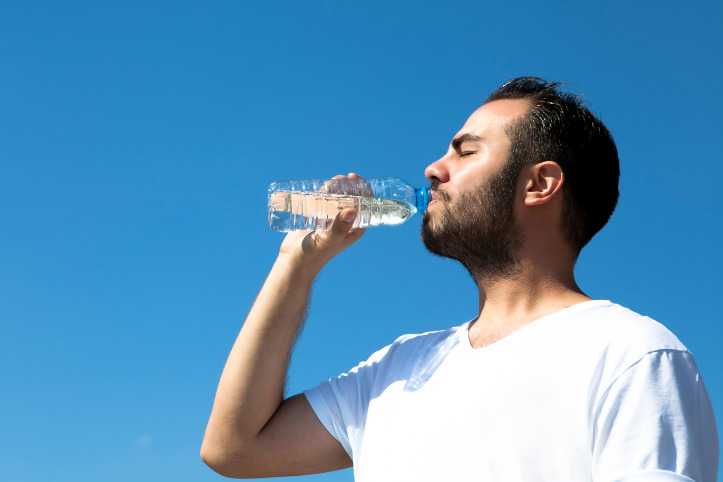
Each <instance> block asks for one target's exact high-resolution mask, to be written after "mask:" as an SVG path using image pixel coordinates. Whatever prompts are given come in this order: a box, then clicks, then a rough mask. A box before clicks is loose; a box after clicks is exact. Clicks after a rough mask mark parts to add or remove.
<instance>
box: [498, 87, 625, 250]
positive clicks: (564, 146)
mask: <svg viewBox="0 0 723 482" xmlns="http://www.w3.org/2000/svg"><path fill="white" fill-rule="evenodd" d="M561 85H563V84H562V83H560V82H547V81H545V80H543V79H540V78H538V77H518V78H516V79H512V80H509V81H507V82H505V84H503V85H502V86H501V87H500V88H498V89H497V90H495V91H494V92H493V93H492V94H490V95H489V97H487V99H486V100H485V103H488V102H492V101H495V100H500V99H527V100H529V101H530V102H531V107H530V110H529V111H528V112H527V114H525V115H524V116H523V117H522V118H521V119H519V120H517V121H515V122H513V123H511V124H510V125H509V126H508V128H507V135H508V136H509V138H510V141H511V146H510V154H509V159H508V162H511V163H513V164H516V165H517V169H518V172H519V169H521V168H522V166H523V165H524V164H534V163H538V162H543V161H553V162H556V163H557V164H558V165H559V166H560V168H561V169H562V172H563V175H564V176H565V181H564V183H563V187H562V192H563V200H564V202H563V208H562V215H561V219H560V222H561V228H562V230H563V233H565V236H566V237H567V239H568V241H569V243H570V246H571V248H572V249H573V252H574V253H575V255H578V254H579V253H580V250H582V248H583V247H584V246H585V245H586V244H587V243H588V242H589V241H590V240H591V239H592V237H593V236H595V234H597V232H598V231H600V230H601V229H602V228H603V226H605V224H606V223H607V222H608V220H609V219H610V216H611V215H612V213H613V211H614V210H615V206H616V205H617V202H618V197H619V191H618V182H619V179H620V161H619V159H618V151H617V148H616V147H615V141H614V140H613V138H612V135H611V134H610V131H608V129H607V127H605V124H603V123H602V121H601V120H600V119H598V118H597V117H596V116H595V114H593V113H592V112H590V110H589V109H588V108H587V107H586V106H585V105H584V102H583V100H582V99H581V98H580V96H578V95H577V94H572V93H567V92H563V91H561V90H560V86H561Z"/></svg>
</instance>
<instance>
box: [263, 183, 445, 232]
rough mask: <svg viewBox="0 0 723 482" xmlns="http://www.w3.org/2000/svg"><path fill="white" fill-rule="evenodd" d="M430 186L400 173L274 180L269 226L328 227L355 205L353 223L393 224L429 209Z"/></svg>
mask: <svg viewBox="0 0 723 482" xmlns="http://www.w3.org/2000/svg"><path fill="white" fill-rule="evenodd" d="M430 197H431V194H430V192H429V189H427V188H426V187H422V188H419V189H415V188H414V187H412V186H410V185H409V184H407V183H406V182H404V181H402V180H401V179H399V178H397V177H372V178H368V179H362V178H358V179H350V178H342V179H324V180H309V181H287V182H275V183H272V184H271V185H270V186H269V226H271V228H272V229H275V230H276V231H300V230H314V229H329V228H330V227H331V224H332V222H333V221H334V218H335V217H336V215H337V214H338V213H339V212H340V211H341V210H343V209H346V208H354V209H355V210H356V212H357V217H356V219H355V220H354V225H353V227H355V228H367V227H372V226H394V225H396V224H401V223H403V222H404V221H406V220H407V219H409V218H410V217H411V216H412V215H413V214H414V213H416V212H418V211H419V212H422V213H423V212H424V211H425V209H427V204H428V203H429V200H430Z"/></svg>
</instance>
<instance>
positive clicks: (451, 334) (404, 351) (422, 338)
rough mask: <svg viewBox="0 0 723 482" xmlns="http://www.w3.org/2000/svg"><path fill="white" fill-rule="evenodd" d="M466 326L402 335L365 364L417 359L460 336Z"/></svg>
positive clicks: (465, 324)
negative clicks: (431, 348) (431, 349)
mask: <svg viewBox="0 0 723 482" xmlns="http://www.w3.org/2000/svg"><path fill="white" fill-rule="evenodd" d="M468 324H469V322H466V323H464V324H462V325H459V326H455V327H452V328H448V329H446V330H436V331H428V332H424V333H416V334H406V335H402V336H400V337H398V338H397V339H396V340H394V342H392V343H391V344H389V345H387V346H385V347H384V348H382V349H381V350H378V351H377V352H375V353H374V354H372V355H371V356H370V357H369V359H368V360H367V361H366V362H365V363H366V364H370V363H379V362H382V361H384V360H390V359H396V360H399V359H402V358H404V359H406V358H417V357H419V356H420V355H422V354H423V353H424V352H426V351H428V350H429V349H430V347H436V346H438V345H441V344H444V343H445V342H447V341H448V340H450V339H452V338H456V337H458V336H460V333H461V332H463V331H464V329H465V328H466V327H467V325H468Z"/></svg>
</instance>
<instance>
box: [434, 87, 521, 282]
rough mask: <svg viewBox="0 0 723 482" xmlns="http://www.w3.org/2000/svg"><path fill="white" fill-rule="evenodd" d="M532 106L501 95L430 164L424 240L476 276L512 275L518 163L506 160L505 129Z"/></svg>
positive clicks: (518, 239) (474, 116)
mask: <svg viewBox="0 0 723 482" xmlns="http://www.w3.org/2000/svg"><path fill="white" fill-rule="evenodd" d="M528 108H529V103H528V102H527V101H524V100H498V101H494V102H490V103H489V104H485V105H484V106H482V107H480V108H479V109H477V111H475V112H474V113H473V114H472V115H471V116H470V118H469V119H468V120H467V122H466V123H465V125H464V126H463V127H462V129H461V130H460V131H459V133H457V135H456V136H455V137H454V139H453V140H452V142H451V144H450V147H449V150H448V151H447V153H446V154H445V155H444V156H443V157H442V158H441V159H439V160H438V161H436V162H434V163H433V164H431V165H430V166H429V167H427V169H426V171H425V174H426V176H427V178H428V179H429V180H430V181H431V182H432V193H433V195H432V202H431V203H430V204H429V207H428V208H427V211H426V212H425V213H424V219H423V225H422V240H423V241H424V244H425V246H426V247H427V249H429V250H430V251H431V252H432V253H434V254H438V255H440V256H444V257H449V258H452V259H456V260H458V261H460V262H461V263H462V264H463V265H464V266H465V267H466V268H467V269H468V270H469V271H470V272H471V273H472V275H473V276H475V277H476V276H477V275H480V276H485V275H496V276H500V275H502V276H504V275H507V274H510V273H511V272H512V271H513V270H514V268H515V266H516V264H517V260H516V258H515V252H516V251H517V250H518V249H519V247H520V245H521V242H522V239H521V235H520V233H519V230H518V229H517V226H516V223H515V215H514V209H515V207H514V206H515V196H516V191H517V190H516V186H517V176H518V168H517V167H516V166H512V165H510V164H508V163H507V157H508V153H509V148H510V140H509V138H508V137H507V134H506V133H505V131H504V128H505V127H506V126H507V125H508V124H509V123H510V122H512V121H514V120H516V119H519V118H520V117H521V116H523V115H524V114H525V113H526V112H527V110H528Z"/></svg>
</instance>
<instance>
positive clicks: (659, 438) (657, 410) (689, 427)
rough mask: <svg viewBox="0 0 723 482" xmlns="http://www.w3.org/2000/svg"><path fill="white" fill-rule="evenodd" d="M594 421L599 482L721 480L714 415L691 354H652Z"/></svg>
mask: <svg viewBox="0 0 723 482" xmlns="http://www.w3.org/2000/svg"><path fill="white" fill-rule="evenodd" d="M593 416H594V419H593V425H594V426H593V480H595V481H605V482H607V481H620V482H638V481H668V480H669V481H698V482H708V481H711V482H713V481H715V480H716V478H717V471H718V436H717V431H716V425H715V419H714V417H713V408H712V406H711V403H710V399H709V397H708V393H707V392H706V389H705V386H704V384H703V380H702V378H701V376H700V373H699V372H698V367H697V366H696V364H695V361H694V360H693V357H692V355H691V354H690V353H689V352H687V351H684V350H657V351H653V352H650V353H648V354H646V355H645V356H644V357H642V358H641V359H640V360H638V361H637V362H636V363H635V364H633V365H632V366H630V367H629V368H628V369H627V370H625V371H624V372H623V373H621V374H620V375H619V376H618V377H617V378H616V379H615V380H614V381H613V382H612V384H611V385H610V387H609V388H608V390H607V391H606V392H605V393H604V394H603V395H602V397H601V398H600V400H598V403H597V404H596V408H595V413H594V414H593Z"/></svg>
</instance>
